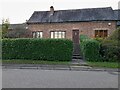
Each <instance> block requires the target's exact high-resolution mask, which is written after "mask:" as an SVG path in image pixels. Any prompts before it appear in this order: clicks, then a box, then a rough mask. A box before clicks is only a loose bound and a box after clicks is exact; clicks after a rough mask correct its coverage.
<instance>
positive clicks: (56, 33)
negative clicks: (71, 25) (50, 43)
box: [50, 31, 66, 38]
mask: <svg viewBox="0 0 120 90" xmlns="http://www.w3.org/2000/svg"><path fill="white" fill-rule="evenodd" d="M65 34H66V32H65V31H51V32H50V36H51V38H65Z"/></svg>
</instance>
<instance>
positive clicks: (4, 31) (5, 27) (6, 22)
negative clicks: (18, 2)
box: [2, 19, 10, 38]
mask: <svg viewBox="0 0 120 90" xmlns="http://www.w3.org/2000/svg"><path fill="white" fill-rule="evenodd" d="M9 25H10V23H9V20H8V19H6V20H4V19H3V20H2V38H4V37H5V35H6V34H7V32H8V28H9Z"/></svg>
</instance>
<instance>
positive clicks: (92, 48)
mask: <svg viewBox="0 0 120 90" xmlns="http://www.w3.org/2000/svg"><path fill="white" fill-rule="evenodd" d="M81 51H82V53H83V57H84V58H85V60H87V61H98V60H100V55H99V51H100V44H99V42H98V41H96V40H93V39H86V40H84V41H83V42H81Z"/></svg>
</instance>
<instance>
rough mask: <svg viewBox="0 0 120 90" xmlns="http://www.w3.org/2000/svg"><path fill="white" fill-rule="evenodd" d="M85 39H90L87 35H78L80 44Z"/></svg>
mask: <svg viewBox="0 0 120 90" xmlns="http://www.w3.org/2000/svg"><path fill="white" fill-rule="evenodd" d="M86 39H90V38H89V37H88V36H87V35H80V42H83V41H84V40H86Z"/></svg>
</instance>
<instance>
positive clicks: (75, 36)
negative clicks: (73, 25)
mask: <svg viewBox="0 0 120 90" xmlns="http://www.w3.org/2000/svg"><path fill="white" fill-rule="evenodd" d="M72 40H73V43H74V44H79V30H78V29H76V30H73V31H72Z"/></svg>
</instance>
